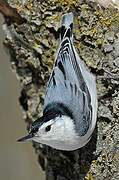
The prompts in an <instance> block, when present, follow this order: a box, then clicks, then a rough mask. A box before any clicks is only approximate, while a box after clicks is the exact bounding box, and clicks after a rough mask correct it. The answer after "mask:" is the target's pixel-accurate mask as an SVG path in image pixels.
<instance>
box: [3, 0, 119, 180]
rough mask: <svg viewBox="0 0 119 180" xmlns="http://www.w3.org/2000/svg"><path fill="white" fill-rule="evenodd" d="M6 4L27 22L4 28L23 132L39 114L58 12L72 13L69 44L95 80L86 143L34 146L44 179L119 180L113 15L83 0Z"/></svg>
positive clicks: (118, 50)
mask: <svg viewBox="0 0 119 180" xmlns="http://www.w3.org/2000/svg"><path fill="white" fill-rule="evenodd" d="M9 4H10V6H12V7H14V8H16V9H17V11H18V12H19V14H20V15H21V16H22V17H23V18H24V19H26V20H27V21H26V22H25V23H22V24H20V25H18V24H17V22H14V23H12V24H11V25H10V24H9V26H7V28H6V26H4V29H5V30H6V32H7V38H6V40H5V44H6V46H7V47H9V50H10V53H11V65H12V69H13V70H14V71H15V73H16V75H17V77H18V79H19V81H20V84H21V87H22V90H21V96H20V98H19V100H20V104H21V106H22V107H23V111H24V119H25V121H26V124H27V128H29V125H30V123H31V121H33V120H35V119H36V118H37V117H38V116H40V115H41V114H42V105H43V99H44V88H45V86H46V82H47V80H48V77H49V75H50V72H51V69H52V64H53V61H54V58H55V52H56V49H57V45H58V41H57V40H56V39H57V38H58V28H59V22H60V18H61V15H62V14H63V13H65V12H69V11H72V12H73V13H74V16H75V19H74V27H75V28H74V45H75V47H76V49H77V51H78V53H79V55H80V57H81V59H82V60H83V61H84V62H85V63H86V65H87V66H88V67H89V68H90V70H91V71H92V72H93V73H94V74H95V75H96V76H97V92H98V104H99V105H98V121H97V127H96V129H95V132H94V134H93V137H92V139H91V141H90V142H89V143H88V144H87V145H86V146H85V147H83V148H81V149H79V150H77V151H73V152H65V151H58V150H55V149H52V148H50V147H47V146H43V145H40V144H37V143H33V147H34V149H35V151H36V153H37V155H38V161H39V164H40V165H41V167H42V168H43V170H45V172H46V179H47V180H83V179H85V180H93V179H94V180H118V179H119V138H118V137H119V79H118V78H117V77H118V76H119V13H118V11H117V10H116V9H114V8H113V7H111V6H110V7H109V8H106V9H104V8H102V7H101V6H99V5H96V4H95V3H92V2H86V1H83V0H82V1H79V0H49V1H47V0H34V1H29V2H27V3H26V4H24V5H21V4H20V3H19V2H18V1H15V0H9ZM104 77H109V78H104ZM110 77H113V78H110ZM39 179H40V177H39Z"/></svg>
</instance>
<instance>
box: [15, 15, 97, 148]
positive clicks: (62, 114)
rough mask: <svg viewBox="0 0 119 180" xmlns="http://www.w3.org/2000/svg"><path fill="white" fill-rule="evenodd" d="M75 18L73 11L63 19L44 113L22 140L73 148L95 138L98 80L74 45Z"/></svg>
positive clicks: (45, 99) (47, 89)
mask: <svg viewBox="0 0 119 180" xmlns="http://www.w3.org/2000/svg"><path fill="white" fill-rule="evenodd" d="M73 17H74V15H73V13H72V12H69V13H66V14H64V15H62V18H61V23H60V24H61V25H60V28H59V29H60V30H59V47H58V50H57V52H56V58H55V61H54V65H53V69H52V72H51V75H50V78H49V80H48V82H47V85H46V90H45V96H44V106H43V115H42V116H41V117H39V118H37V119H36V120H35V121H34V122H33V123H32V125H31V128H30V130H29V134H28V135H26V136H24V137H22V138H20V139H18V141H19V142H22V141H28V140H33V141H35V142H38V143H41V144H44V145H47V146H50V147H52V148H54V149H58V150H64V151H73V150H76V149H79V148H81V147H83V146H85V145H86V144H87V143H88V142H89V141H90V139H91V137H92V134H93V131H94V129H95V126H96V121H97V106H98V103H97V90H96V80H95V77H94V75H93V74H92V73H91V72H90V71H89V69H88V68H87V66H86V65H85V63H84V62H83V61H82V60H81V59H80V57H79V55H78V53H77V51H76V49H75V47H74V44H73Z"/></svg>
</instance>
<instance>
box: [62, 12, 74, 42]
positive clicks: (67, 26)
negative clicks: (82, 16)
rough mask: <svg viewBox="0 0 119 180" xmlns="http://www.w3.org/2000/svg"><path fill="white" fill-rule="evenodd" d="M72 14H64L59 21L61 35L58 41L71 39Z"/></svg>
mask: <svg viewBox="0 0 119 180" xmlns="http://www.w3.org/2000/svg"><path fill="white" fill-rule="evenodd" d="M72 31H73V13H66V14H64V15H63V17H62V20H61V33H60V39H61V41H62V40H63V39H64V38H65V37H68V38H70V39H73V32H72Z"/></svg>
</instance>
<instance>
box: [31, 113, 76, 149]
mask: <svg viewBox="0 0 119 180" xmlns="http://www.w3.org/2000/svg"><path fill="white" fill-rule="evenodd" d="M33 140H34V141H36V142H40V143H42V144H46V145H49V146H51V147H54V148H56V149H62V147H61V146H65V145H66V146H67V144H68V145H70V143H73V141H75V140H76V133H75V130H74V124H73V121H72V119H71V118H69V117H67V116H61V117H60V116H59V117H56V118H55V119H52V120H50V121H48V122H46V123H43V124H42V125H41V127H40V128H39V130H38V132H37V133H36V134H35V136H34V138H33Z"/></svg>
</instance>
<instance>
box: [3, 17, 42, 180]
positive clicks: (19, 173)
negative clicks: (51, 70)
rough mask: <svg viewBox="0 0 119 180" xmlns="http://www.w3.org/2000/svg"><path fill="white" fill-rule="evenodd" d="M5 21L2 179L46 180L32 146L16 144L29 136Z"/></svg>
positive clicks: (28, 143)
mask: <svg viewBox="0 0 119 180" xmlns="http://www.w3.org/2000/svg"><path fill="white" fill-rule="evenodd" d="M3 22H4V20H3V18H2V15H0V179H2V180H8V179H9V180H21V179H22V180H44V179H45V178H44V173H43V172H42V171H41V168H40V167H39V165H38V163H37V156H36V155H35V152H34V149H33V148H32V144H31V143H30V142H27V143H18V142H17V141H16V140H17V139H18V138H19V137H21V136H23V135H24V134H25V133H26V128H25V123H24V121H23V118H22V109H21V107H20V105H19V102H18V97H19V96H20V88H19V82H18V80H17V79H16V76H15V74H14V73H13V72H12V71H11V68H10V67H11V65H10V62H9V54H7V53H6V52H5V49H4V47H3V44H2V42H3V40H4V37H5V35H4V32H3V31H2V24H3Z"/></svg>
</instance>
